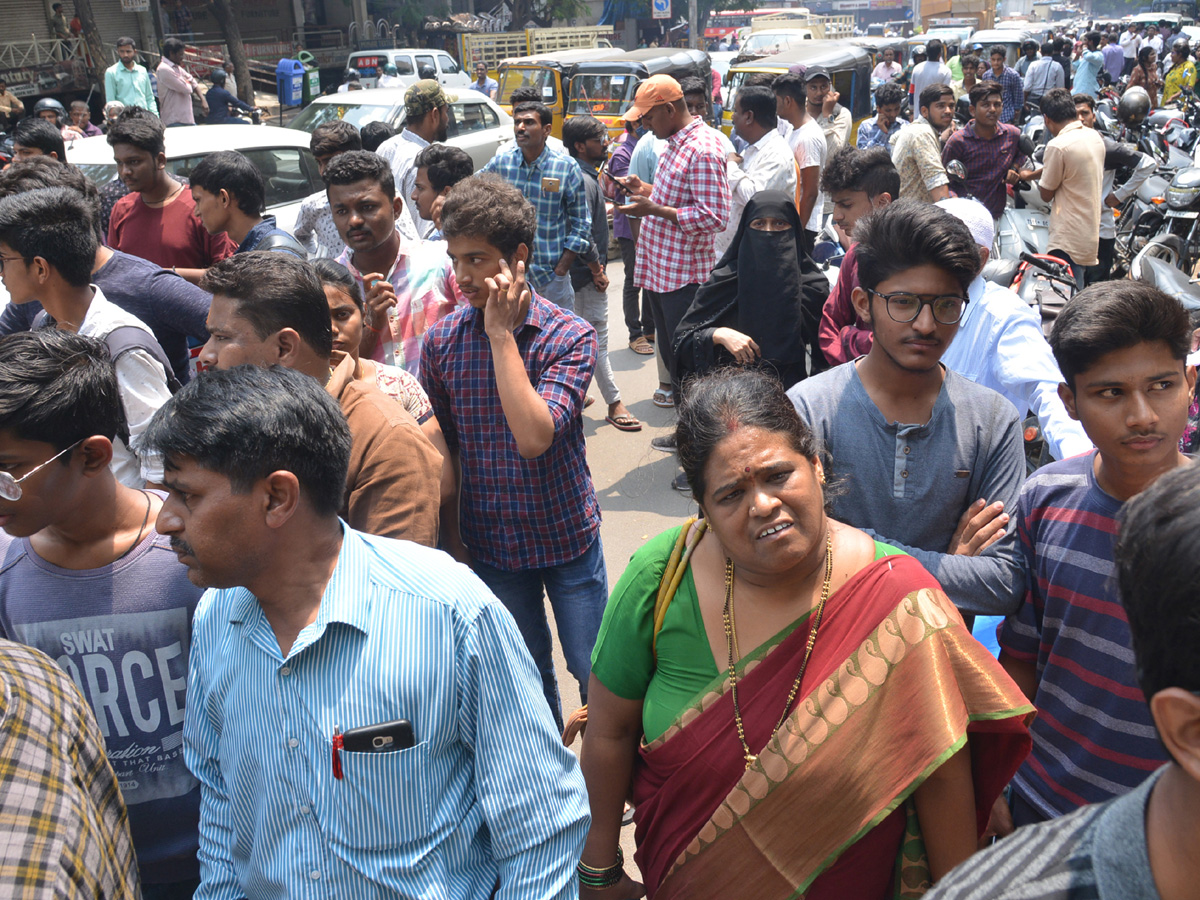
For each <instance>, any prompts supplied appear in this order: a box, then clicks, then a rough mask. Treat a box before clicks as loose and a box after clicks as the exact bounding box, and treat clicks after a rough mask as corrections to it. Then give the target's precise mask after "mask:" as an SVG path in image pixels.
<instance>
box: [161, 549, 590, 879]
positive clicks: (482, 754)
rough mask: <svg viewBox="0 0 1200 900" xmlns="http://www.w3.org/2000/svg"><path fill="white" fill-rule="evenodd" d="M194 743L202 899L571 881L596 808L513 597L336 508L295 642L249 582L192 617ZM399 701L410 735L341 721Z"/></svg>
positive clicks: (206, 602)
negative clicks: (328, 565)
mask: <svg viewBox="0 0 1200 900" xmlns="http://www.w3.org/2000/svg"><path fill="white" fill-rule="evenodd" d="M193 627H194V634H193V646H192V655H191V669H190V676H189V683H188V699H187V703H188V705H187V720H186V723H185V728H184V754H185V757H186V759H187V763H188V766H189V767H190V768H191V769H192V771H193V772H194V773H195V774H196V776H197V777H198V778H199V779H200V782H201V812H200V871H201V878H202V883H201V885H200V888H199V890H198V891H197V893H196V897H197V900H234V898H241V897H253V898H255V900H274V898H277V900H285V898H288V900H308V898H313V900H315V898H354V900H372V898H380V900H382V898H385V897H387V898H395V897H422V898H446V900H459V898H462V900H467V898H472V900H473V898H478V900H484V898H488V897H492V896H493V891H497V883H499V889H498V891H497V892H496V893H495V894H494V896H496V897H497V898H512V900H517V898H520V900H534V898H547V900H548V898H574V897H576V896H577V893H578V884H577V880H576V877H575V863H576V862H577V861H578V859H579V855H580V853H581V852H582V849H583V841H584V837H585V835H586V834H587V829H588V824H589V816H588V806H587V794H586V790H585V788H584V784H583V778H582V776H581V774H580V771H579V765H578V762H577V761H576V759H575V757H574V755H573V754H571V752H570V751H569V750H567V749H566V748H565V747H564V746H563V745H562V742H561V741H560V740H559V738H558V735H557V734H556V733H555V730H554V723H553V722H552V721H551V719H550V712H549V709H548V708H547V706H546V703H545V701H544V700H543V698H542V692H541V682H540V680H539V678H538V676H537V673H536V672H535V670H534V667H533V662H532V660H531V659H530V657H529V653H528V652H527V651H526V649H525V645H524V642H523V641H522V640H521V636H520V634H519V633H518V631H517V628H516V625H515V624H514V622H513V620H512V618H511V617H510V616H509V614H508V612H507V611H506V610H505V609H504V607H503V606H501V605H500V603H499V601H497V600H496V599H495V598H494V597H493V596H492V595H491V594H489V593H488V591H487V590H486V588H484V586H483V585H482V584H481V583H480V582H479V581H478V580H477V579H476V578H475V577H474V576H473V575H472V574H471V572H470V571H469V570H468V569H466V568H464V567H463V566H460V565H457V564H455V563H453V562H451V560H450V558H449V557H447V556H446V555H445V554H443V553H440V552H438V551H435V550H429V549H426V548H424V547H420V546H417V545H415V544H412V543H409V542H407V541H395V540H390V539H388V538H380V537H374V536H371V535H366V534H361V533H359V532H356V531H353V530H352V529H350V528H349V527H345V526H343V540H342V547H341V551H340V553H339V556H338V561H337V566H336V568H335V569H334V572H333V576H332V577H331V578H330V580H329V583H328V585H327V586H326V588H325V592H324V594H323V596H322V598H321V605H320V609H319V611H318V614H317V618H316V621H315V622H313V623H312V624H311V625H309V626H307V627H306V628H304V629H303V630H302V631H301V632H300V634H299V635H298V636H297V638H296V642H295V644H294V645H293V646H292V648H291V649H290V651H289V652H288V653H287V655H286V656H284V655H283V654H281V653H280V650H279V645H278V643H277V642H276V639H275V635H274V633H273V632H272V630H271V626H270V623H269V622H268V621H267V619H266V616H265V615H264V614H263V612H262V609H261V607H260V606H259V605H258V602H257V601H256V600H255V598H254V596H253V595H252V594H251V593H250V592H249V591H248V590H246V589H245V588H231V589H227V590H215V591H209V592H208V593H206V594H205V596H204V598H203V599H202V600H201V602H200V607H199V609H198V610H197V611H196V618H195V622H194V626H193ZM396 719H407V720H408V721H409V722H411V723H412V727H413V730H414V733H415V739H416V744H415V746H413V747H411V748H408V749H403V750H399V751H393V752H389V753H351V752H347V751H342V752H341V754H340V760H341V767H342V771H343V776H344V777H343V778H341V779H336V778H335V777H334V776H333V771H332V768H333V765H332V753H333V744H332V736H333V734H334V732H335V731H336V730H338V729H340V730H341V731H343V732H344V731H347V730H349V729H351V728H360V727H363V726H367V725H373V724H381V723H386V722H391V721H393V720H396Z"/></svg>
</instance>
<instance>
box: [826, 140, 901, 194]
mask: <svg viewBox="0 0 1200 900" xmlns="http://www.w3.org/2000/svg"><path fill="white" fill-rule="evenodd" d="M821 190H823V191H824V192H825V193H827V194H833V193H836V192H838V191H865V192H866V194H867V197H869V198H871V199H874V198H876V197H878V196H879V195H880V194H888V195H890V196H891V198H892V199H893V200H895V199H897V198H898V197H899V196H900V173H899V172H898V171H896V164H895V163H893V162H892V158H891V156H889V155H888V152H887V150H885V149H884V148H883V147H871V148H870V149H869V150H859V149H858V148H857V147H843V148H842V149H841V150H839V151H838V152H837V153H835V154H834V155H833V158H832V159H830V160H829V163H828V164H827V165H826V166H825V169H824V170H823V171H822V172H821Z"/></svg>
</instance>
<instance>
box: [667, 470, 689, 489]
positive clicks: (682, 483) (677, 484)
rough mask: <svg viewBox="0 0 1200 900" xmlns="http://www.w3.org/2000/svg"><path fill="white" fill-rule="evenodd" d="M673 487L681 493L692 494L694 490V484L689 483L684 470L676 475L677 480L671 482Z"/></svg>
mask: <svg viewBox="0 0 1200 900" xmlns="http://www.w3.org/2000/svg"><path fill="white" fill-rule="evenodd" d="M671 487H673V488H674V489H675V490H677V491H679V493H681V494H690V493H691V492H692V486H691V485H690V484H688V480H687V476H686V475H684V474H683V473H682V472H680V473H679V474H678V475H676V476H675V480H674V481H672V482H671Z"/></svg>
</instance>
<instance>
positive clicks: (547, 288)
mask: <svg viewBox="0 0 1200 900" xmlns="http://www.w3.org/2000/svg"><path fill="white" fill-rule="evenodd" d="M537 292H538V293H539V294H541V295H542V297H543V298H544V299H546V300H549V301H550V302H551V303H556V304H558V305H559V306H561V307H562V308H563V309H565V310H566V311H567V312H575V289H574V288H573V287H571V275H570V273H568V274H566V275H555V276H554V277H553V278H551V279H550V281H548V282H547V283H546V284H544V285H542V286H541V287H540V288H537Z"/></svg>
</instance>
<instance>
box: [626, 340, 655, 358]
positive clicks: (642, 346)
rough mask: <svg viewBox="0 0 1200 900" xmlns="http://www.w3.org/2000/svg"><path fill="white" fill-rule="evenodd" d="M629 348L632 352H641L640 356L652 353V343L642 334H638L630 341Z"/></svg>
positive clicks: (651, 354)
mask: <svg viewBox="0 0 1200 900" xmlns="http://www.w3.org/2000/svg"><path fill="white" fill-rule="evenodd" d="M629 349H630V350H632V351H633V352H634V353H640V354H642V356H653V355H654V345H653V344H651V343H650V342H649V341H648V340H646V339H645V338H644V337H642V336H638V338H637V339H636V340H633V341H630V342H629Z"/></svg>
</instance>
